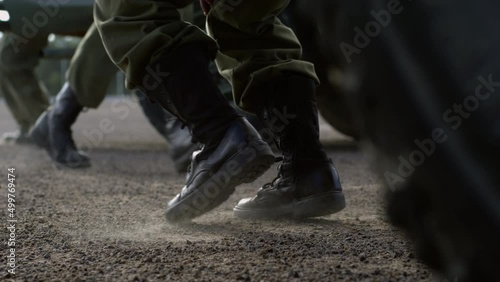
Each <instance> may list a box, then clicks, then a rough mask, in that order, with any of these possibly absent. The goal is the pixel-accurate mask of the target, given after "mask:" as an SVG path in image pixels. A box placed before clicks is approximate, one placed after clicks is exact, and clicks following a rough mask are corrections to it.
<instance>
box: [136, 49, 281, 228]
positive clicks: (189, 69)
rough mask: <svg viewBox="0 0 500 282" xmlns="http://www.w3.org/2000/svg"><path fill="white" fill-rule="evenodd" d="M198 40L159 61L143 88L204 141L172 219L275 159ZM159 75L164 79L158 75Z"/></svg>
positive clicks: (217, 200) (196, 210)
mask: <svg viewBox="0 0 500 282" xmlns="http://www.w3.org/2000/svg"><path fill="white" fill-rule="evenodd" d="M208 57H209V56H208V55H207V54H206V53H205V52H204V51H203V50H202V49H201V47H200V46H199V45H195V44H191V45H185V46H181V47H179V48H178V49H177V50H174V51H172V52H171V53H169V54H168V55H167V56H165V57H163V58H161V59H160V60H159V61H158V62H157V63H156V64H152V65H150V66H149V67H150V68H151V69H152V70H155V71H156V74H157V75H156V79H155V78H154V77H152V76H148V74H146V76H145V77H144V79H143V88H144V89H141V90H143V91H144V92H145V94H146V95H148V97H149V98H151V99H153V100H155V101H157V102H158V103H159V104H160V105H162V106H163V107H164V108H165V109H168V110H169V111H171V112H172V113H173V114H175V115H176V116H177V117H178V118H179V119H180V120H182V122H183V123H184V124H185V125H186V126H187V127H188V128H189V129H190V131H191V134H192V136H193V139H194V140H195V141H198V142H200V143H201V144H202V145H203V147H202V149H201V150H199V151H196V152H195V153H194V154H193V156H192V162H191V166H190V169H189V172H188V176H187V181H186V185H185V186H184V188H183V189H182V191H181V192H180V193H179V194H178V195H177V196H175V197H174V198H173V199H172V200H171V201H170V202H169V203H168V207H167V211H166V216H167V219H168V220H169V221H173V222H176V221H183V220H189V219H192V218H194V217H197V216H199V215H202V214H204V213H206V212H208V211H210V210H212V209H213V208H215V207H217V206H219V205H220V204H221V203H223V202H224V201H225V200H226V199H227V198H228V197H229V196H230V195H231V194H232V193H233V192H234V189H235V187H236V186H238V185H240V184H242V183H247V182H252V181H254V180H255V179H256V178H257V177H259V176H260V175H262V174H263V173H264V172H265V171H266V170H267V169H268V168H269V167H270V166H271V164H272V163H273V162H274V159H275V158H274V155H273V152H272V150H271V148H270V147H269V145H268V144H267V143H266V142H265V141H264V140H262V138H261V137H260V135H259V134H258V133H257V131H256V130H255V129H254V128H253V127H252V126H251V125H250V123H249V122H248V121H247V120H246V119H245V118H243V117H241V116H239V115H238V114H237V113H236V111H235V110H234V109H233V108H231V106H230V105H229V104H228V103H227V101H226V99H225V98H224V96H223V95H222V94H221V93H220V91H219V89H218V88H217V85H216V84H215V82H214V81H213V78H212V76H211V74H210V72H209V70H208V63H209V58H208ZM158 78H160V79H158Z"/></svg>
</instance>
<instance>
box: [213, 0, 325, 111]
mask: <svg viewBox="0 0 500 282" xmlns="http://www.w3.org/2000/svg"><path fill="white" fill-rule="evenodd" d="M289 2H290V0H273V1H269V0H218V1H217V2H216V3H215V5H214V6H213V7H212V10H211V11H210V13H209V14H208V17H207V27H208V32H209V34H210V35H211V36H212V37H213V38H215V39H216V40H217V43H218V44H219V47H220V53H219V55H218V56H217V59H216V63H217V67H218V68H219V72H220V73H221V74H222V75H223V76H224V77H225V78H226V79H228V80H229V81H230V82H231V84H232V86H233V95H234V98H235V102H236V103H237V104H238V105H239V106H240V107H241V108H243V109H245V110H247V111H250V112H254V111H255V110H256V109H257V108H258V107H259V106H260V105H262V101H263V99H265V97H266V95H268V93H265V92H264V91H262V89H261V86H263V85H264V84H268V83H269V81H273V80H274V79H276V78H278V77H280V76H282V75H283V74H284V73H289V72H293V73H296V74H302V75H304V76H306V77H310V78H312V79H314V80H316V81H317V82H318V83H319V80H318V78H317V77H316V73H315V71H314V65H313V64H311V63H308V62H305V61H301V60H300V59H301V56H302V47H301V45H300V43H299V41H298V39H297V37H296V36H295V34H294V33H293V31H292V30H291V29H289V28H288V27H286V26H285V25H283V24H282V23H281V22H280V20H279V19H278V17H277V15H278V14H279V13H280V12H281V11H282V10H283V9H285V8H286V6H287V5H288V3H289Z"/></svg>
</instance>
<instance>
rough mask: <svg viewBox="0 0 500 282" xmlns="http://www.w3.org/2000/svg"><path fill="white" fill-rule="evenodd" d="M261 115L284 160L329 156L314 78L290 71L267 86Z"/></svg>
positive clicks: (321, 158)
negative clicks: (323, 141) (321, 134)
mask: <svg viewBox="0 0 500 282" xmlns="http://www.w3.org/2000/svg"><path fill="white" fill-rule="evenodd" d="M266 91H269V95H268V97H269V98H268V100H267V101H265V103H264V105H263V107H262V108H261V110H260V112H259V115H258V116H259V117H260V118H261V120H263V122H264V123H265V125H266V126H267V127H268V128H269V129H271V131H272V132H273V134H274V137H275V140H276V141H277V143H278V147H279V148H280V149H281V150H282V152H283V157H284V162H285V163H286V162H289V161H292V159H293V160H311V159H312V160H314V159H320V160H324V159H326V155H325V153H324V152H323V149H322V146H321V143H320V141H319V117H318V110H317V105H316V97H315V95H316V84H315V81H314V80H312V79H310V78H307V77H304V76H300V75H295V74H288V75H286V76H284V77H283V78H282V79H281V80H280V81H277V82H275V83H273V84H270V85H269V86H268V89H267V90H266Z"/></svg>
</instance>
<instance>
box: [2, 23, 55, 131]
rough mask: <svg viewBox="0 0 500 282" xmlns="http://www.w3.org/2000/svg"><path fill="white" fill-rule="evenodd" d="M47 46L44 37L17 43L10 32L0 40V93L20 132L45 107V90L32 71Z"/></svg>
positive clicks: (47, 103)
mask: <svg viewBox="0 0 500 282" xmlns="http://www.w3.org/2000/svg"><path fill="white" fill-rule="evenodd" d="M45 45H47V35H44V36H42V35H41V36H36V37H33V38H32V39H30V40H29V42H26V43H21V44H19V42H18V40H16V39H15V37H13V36H12V34H10V33H4V35H3V37H2V40H1V41H0V94H1V95H2V96H3V97H4V98H5V101H6V102H7V107H8V108H9V110H10V111H11V113H12V115H13V116H14V119H15V120H16V122H17V124H18V125H19V128H20V129H21V131H25V132H26V131H28V130H29V128H30V127H31V126H32V125H33V124H34V123H35V121H36V119H37V118H38V116H39V115H40V114H41V113H42V112H43V111H45V110H46V109H47V107H48V106H49V100H48V95H47V93H46V89H45V87H44V86H43V85H42V83H41V82H40V81H39V80H38V77H37V75H36V73H35V68H36V66H37V65H38V62H39V60H40V53H41V51H42V49H43V48H44V47H45Z"/></svg>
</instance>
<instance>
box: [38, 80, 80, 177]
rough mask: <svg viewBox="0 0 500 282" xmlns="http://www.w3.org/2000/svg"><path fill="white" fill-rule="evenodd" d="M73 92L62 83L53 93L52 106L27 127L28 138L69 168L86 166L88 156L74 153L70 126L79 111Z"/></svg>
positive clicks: (75, 150) (75, 151) (76, 151)
mask: <svg viewBox="0 0 500 282" xmlns="http://www.w3.org/2000/svg"><path fill="white" fill-rule="evenodd" d="M82 109H83V106H81V105H80V104H79V103H78V100H77V99H76V95H75V93H74V92H73V90H72V89H71V87H70V86H69V84H68V83H66V84H65V85H64V86H63V88H62V89H61V91H60V92H59V94H57V97H56V101H55V103H54V105H53V106H52V107H51V108H50V109H49V110H48V111H46V112H44V113H43V114H42V115H41V116H40V118H39V119H38V120H37V122H36V124H35V126H34V127H33V129H32V130H31V138H32V139H33V141H34V142H35V144H37V145H38V146H39V147H42V148H44V149H46V150H47V152H48V153H49V156H50V157H51V158H52V160H54V161H55V162H56V163H57V164H60V165H63V166H65V167H69V168H84V167H89V166H90V159H89V158H88V157H87V156H86V155H84V154H83V153H80V152H78V150H77V149H76V145H75V142H74V141H73V137H72V136H71V126H72V125H73V123H74V122H75V121H76V118H77V117H78V115H79V114H80V112H81V111H82Z"/></svg>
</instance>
